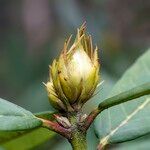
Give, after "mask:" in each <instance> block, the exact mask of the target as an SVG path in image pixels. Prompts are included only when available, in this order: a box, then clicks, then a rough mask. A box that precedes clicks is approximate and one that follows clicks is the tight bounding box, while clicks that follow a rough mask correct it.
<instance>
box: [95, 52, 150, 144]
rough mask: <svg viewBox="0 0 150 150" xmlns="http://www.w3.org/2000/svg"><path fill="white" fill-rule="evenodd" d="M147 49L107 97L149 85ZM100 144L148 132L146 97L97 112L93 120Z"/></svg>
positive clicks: (149, 110) (148, 99)
mask: <svg viewBox="0 0 150 150" xmlns="http://www.w3.org/2000/svg"><path fill="white" fill-rule="evenodd" d="M149 58H150V50H148V51H147V52H146V53H145V54H144V55H143V56H141V57H140V58H139V59H138V60H137V61H136V62H135V63H134V65H133V66H132V67H131V68H129V69H128V70H127V71H126V72H125V74H124V75H123V76H122V78H121V79H120V80H119V81H118V82H117V84H116V85H115V86H114V88H113V90H112V92H111V93H110V94H109V97H112V96H114V95H117V94H119V93H121V92H124V91H127V90H130V89H132V88H134V87H136V86H138V85H141V84H144V83H147V82H150V59H149ZM95 130H96V134H97V135H98V137H99V138H100V144H101V145H106V144H110V143H119V142H124V141H128V140H132V139H135V138H138V137H140V136H143V135H145V134H148V133H150V96H149V95H147V96H143V97H140V98H137V99H136V100H134V101H129V102H126V103H122V104H119V105H117V106H114V107H111V108H109V109H107V110H105V111H103V112H102V113H101V115H99V116H98V117H97V119H96V121H95Z"/></svg>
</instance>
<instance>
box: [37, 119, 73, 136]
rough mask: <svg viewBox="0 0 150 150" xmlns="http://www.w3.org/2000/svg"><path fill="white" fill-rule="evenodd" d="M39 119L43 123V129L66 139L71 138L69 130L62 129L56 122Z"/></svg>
mask: <svg viewBox="0 0 150 150" xmlns="http://www.w3.org/2000/svg"><path fill="white" fill-rule="evenodd" d="M39 119H40V120H41V121H42V122H43V124H42V126H43V127H44V128H47V129H49V130H51V131H54V132H56V133H59V134H60V135H62V136H64V137H66V138H67V139H70V137H71V130H70V129H66V128H64V127H62V126H61V125H59V124H58V123H57V122H53V121H50V120H45V119H41V118H39Z"/></svg>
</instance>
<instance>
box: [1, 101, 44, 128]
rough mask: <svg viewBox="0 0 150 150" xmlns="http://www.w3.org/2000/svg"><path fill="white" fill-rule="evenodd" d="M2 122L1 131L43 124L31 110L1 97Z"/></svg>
mask: <svg viewBox="0 0 150 150" xmlns="http://www.w3.org/2000/svg"><path fill="white" fill-rule="evenodd" d="M0 122H1V123H0V131H15V130H27V129H32V128H35V127H39V126H41V124H42V122H41V121H40V120H39V119H37V118H36V117H35V116H34V115H33V114H32V113H31V112H29V111H27V110H25V109H23V108H21V107H19V106H17V105H15V104H12V103H10V102H8V101H6V100H3V99H0Z"/></svg>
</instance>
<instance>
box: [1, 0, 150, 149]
mask: <svg viewBox="0 0 150 150" xmlns="http://www.w3.org/2000/svg"><path fill="white" fill-rule="evenodd" d="M149 13H150V9H149V1H143V0H132V1H131V0H126V1H124V0H113V1H112V0H101V1H100V0H93V1H90V0H82V1H80V0H13V1H7V0H0V96H1V97H2V98H4V99H7V100H9V101H12V102H14V103H16V104H18V105H21V106H22V107H25V108H26V109H28V110H30V111H32V112H38V111H45V110H49V109H52V108H51V107H50V106H49V102H48V99H47V95H46V91H45V89H44V86H43V84H42V82H43V81H44V82H46V81H47V80H48V65H49V64H51V63H52V60H53V59H54V58H55V57H57V56H58V55H59V52H60V50H61V49H62V47H63V43H64V41H65V39H66V38H68V37H69V36H70V34H75V33H76V28H77V27H79V26H80V25H81V24H82V23H83V22H84V21H86V23H87V30H88V32H89V33H90V34H91V35H92V37H93V41H94V42H93V43H94V44H97V45H98V47H99V56H100V62H101V68H102V70H103V71H102V73H101V76H102V79H105V82H104V86H108V89H111V86H112V85H113V84H114V83H115V81H116V80H117V79H118V78H119V77H120V76H121V75H122V74H123V72H124V71H125V70H126V69H127V68H128V67H129V66H130V65H131V64H132V63H133V62H134V61H135V59H136V58H137V57H138V56H139V55H141V54H142V53H143V52H144V51H145V50H146V49H147V48H148V47H149V46H150V45H149V42H150V36H149V33H148V31H150V22H149V16H148V14H149ZM108 91H109V90H108ZM108 91H105V92H107V93H108ZM100 92H101V91H100ZM102 97H103V94H102ZM91 103H93V105H95V104H96V102H95V101H93V102H90V105H89V106H90V107H91ZM88 108H89V107H88ZM89 109H90V108H89ZM63 144H64V143H63ZM45 145H46V144H45ZM45 147H46V146H45Z"/></svg>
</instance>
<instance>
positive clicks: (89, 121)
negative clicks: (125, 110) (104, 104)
mask: <svg viewBox="0 0 150 150" xmlns="http://www.w3.org/2000/svg"><path fill="white" fill-rule="evenodd" d="M101 111H102V109H99V108H96V109H95V110H93V111H92V112H91V113H90V114H89V115H88V117H87V118H86V119H85V124H84V125H83V126H84V129H85V130H87V129H88V128H89V127H90V125H91V124H92V122H93V121H94V119H95V118H96V117H97V115H98V114H99V113H101Z"/></svg>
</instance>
